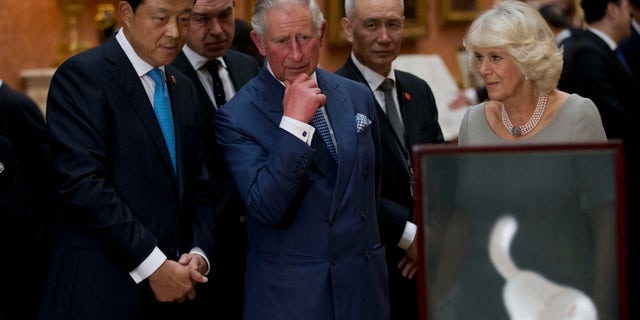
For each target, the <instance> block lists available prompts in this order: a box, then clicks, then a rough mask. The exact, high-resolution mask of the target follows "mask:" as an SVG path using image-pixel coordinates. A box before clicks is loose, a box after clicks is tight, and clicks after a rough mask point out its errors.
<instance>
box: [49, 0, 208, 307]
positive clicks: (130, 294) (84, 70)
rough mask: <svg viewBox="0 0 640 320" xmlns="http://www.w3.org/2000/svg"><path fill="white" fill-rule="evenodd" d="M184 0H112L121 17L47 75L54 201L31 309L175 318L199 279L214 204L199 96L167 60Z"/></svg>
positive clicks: (183, 27)
mask: <svg viewBox="0 0 640 320" xmlns="http://www.w3.org/2000/svg"><path fill="white" fill-rule="evenodd" d="M194 2H195V1H194V0H127V1H121V2H119V3H118V7H117V12H118V13H119V15H120V18H121V20H122V28H121V29H120V30H119V31H118V32H117V33H116V34H115V35H114V36H112V37H110V38H109V39H107V40H106V41H105V42H104V44H102V45H100V46H98V47H96V48H93V49H90V50H88V51H85V52H82V53H80V54H78V55H76V56H73V57H71V58H69V59H68V60H66V61H65V62H64V63H63V64H62V65H61V66H60V67H59V68H58V69H57V70H56V72H55V74H54V76H53V78H52V80H51V86H50V89H49V96H48V98H47V113H46V115H47V133H48V136H49V139H50V141H51V146H52V150H53V159H54V167H55V169H56V170H57V173H58V174H59V176H60V181H59V184H58V187H59V188H58V190H59V198H60V203H61V206H62V208H61V210H60V232H59V236H58V239H57V242H56V243H55V248H54V250H55V251H54V255H53V259H52V263H51V266H50V269H49V276H48V279H47V283H46V287H45V293H44V301H43V303H42V308H41V310H40V319H167V318H183V317H185V315H188V314H189V307H190V302H191V301H190V300H191V299H195V298H196V293H197V292H196V289H197V285H198V284H199V283H204V282H206V281H207V278H206V276H205V275H206V274H207V273H208V271H209V268H210V265H211V261H209V260H208V257H211V256H212V251H213V246H214V243H213V233H214V215H215V213H214V211H215V208H214V207H213V205H212V204H211V203H210V199H212V198H213V192H212V185H211V178H210V177H209V174H208V173H207V171H206V168H205V166H204V162H203V160H202V143H201V137H200V129H199V121H198V116H197V112H196V101H197V100H196V99H197V98H196V93H195V89H194V86H193V83H192V81H191V80H190V79H189V78H188V77H186V76H184V75H183V74H182V73H181V72H179V71H178V70H177V69H175V68H174V67H172V66H171V65H169V64H170V63H171V62H172V61H173V60H174V59H175V57H176V56H177V55H178V52H179V51H180V49H181V48H182V45H183V44H184V42H185V37H186V33H187V31H188V29H189V24H190V22H191V14H192V9H193V5H194Z"/></svg>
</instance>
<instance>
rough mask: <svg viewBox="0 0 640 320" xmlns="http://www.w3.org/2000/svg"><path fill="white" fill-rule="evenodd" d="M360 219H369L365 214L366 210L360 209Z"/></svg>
mask: <svg viewBox="0 0 640 320" xmlns="http://www.w3.org/2000/svg"><path fill="white" fill-rule="evenodd" d="M360 219H362V221H367V215H366V214H364V211H360Z"/></svg>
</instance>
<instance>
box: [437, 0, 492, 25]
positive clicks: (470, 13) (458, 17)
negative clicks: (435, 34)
mask: <svg viewBox="0 0 640 320" xmlns="http://www.w3.org/2000/svg"><path fill="white" fill-rule="evenodd" d="M440 9H441V11H442V16H441V17H442V18H441V24H455V23H468V22H471V21H472V20H473V19H474V18H475V17H477V16H478V15H479V14H480V13H481V12H482V11H483V7H482V4H481V3H480V0H440Z"/></svg>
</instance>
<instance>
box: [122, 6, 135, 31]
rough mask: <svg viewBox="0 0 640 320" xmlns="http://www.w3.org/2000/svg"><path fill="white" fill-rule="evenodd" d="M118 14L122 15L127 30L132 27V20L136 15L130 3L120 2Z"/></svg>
mask: <svg viewBox="0 0 640 320" xmlns="http://www.w3.org/2000/svg"><path fill="white" fill-rule="evenodd" d="M118 13H119V14H120V19H122V23H123V24H125V25H126V26H127V28H130V27H131V20H132V19H133V16H134V15H135V13H134V12H133V8H131V5H130V4H129V2H126V1H120V2H118Z"/></svg>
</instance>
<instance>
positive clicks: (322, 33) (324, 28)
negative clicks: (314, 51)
mask: <svg viewBox="0 0 640 320" xmlns="http://www.w3.org/2000/svg"><path fill="white" fill-rule="evenodd" d="M326 34H327V20H322V26H321V27H320V46H322V45H323V44H324V37H325V35H326Z"/></svg>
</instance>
